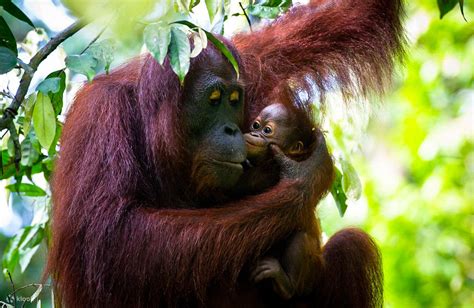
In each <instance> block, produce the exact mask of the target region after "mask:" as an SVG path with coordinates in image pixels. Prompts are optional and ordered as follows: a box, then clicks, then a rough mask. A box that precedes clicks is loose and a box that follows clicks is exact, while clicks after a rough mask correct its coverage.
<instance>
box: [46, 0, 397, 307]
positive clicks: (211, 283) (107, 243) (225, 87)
mask: <svg viewBox="0 0 474 308" xmlns="http://www.w3.org/2000/svg"><path fill="white" fill-rule="evenodd" d="M400 14H401V4H400V1H398V0H356V1H342V0H340V1H312V2H311V3H310V4H309V5H306V6H300V7H296V8H294V9H292V10H291V11H290V12H289V13H288V14H286V15H285V16H283V17H281V18H279V19H278V20H277V21H276V22H275V23H273V24H272V25H270V26H268V27H266V28H264V29H261V30H260V31H256V32H253V33H250V34H242V35H239V36H236V37H234V38H233V41H232V43H229V42H227V45H228V47H229V48H230V49H231V50H232V52H233V53H234V55H235V56H236V57H237V58H239V64H240V67H241V71H242V77H241V79H240V80H237V78H236V75H235V73H234V71H233V70H232V67H231V66H230V64H229V63H228V62H227V61H226V60H225V59H224V58H223V57H222V55H221V54H220V53H219V52H218V51H217V50H216V49H215V48H213V47H212V46H210V47H208V48H207V49H206V50H205V51H204V52H203V53H201V54H200V55H199V56H198V57H197V58H196V59H194V60H193V61H192V63H191V69H190V72H189V74H188V75H187V77H186V79H185V82H184V86H183V87H181V86H180V84H179V81H178V79H177V77H176V76H175V75H174V73H173V72H172V71H171V69H170V66H169V64H168V63H166V64H165V65H164V67H161V66H160V65H159V64H158V63H157V62H156V61H155V60H154V59H153V58H152V57H151V56H147V57H145V58H144V59H138V60H134V61H131V62H129V63H128V64H126V65H124V66H123V67H122V68H120V69H117V70H115V71H114V72H112V73H111V74H109V75H104V76H100V77H98V78H96V79H95V80H94V81H93V82H92V83H90V84H87V85H86V86H85V87H84V88H83V89H82V90H81V91H80V92H79V93H78V95H77V97H76V100H75V102H74V104H73V106H72V108H71V110H70V112H69V114H68V117H67V120H66V124H65V127H64V130H63V136H62V139H61V150H60V156H59V158H58V161H57V165H56V170H55V174H54V178H53V183H52V190H53V203H54V208H53V223H52V234H53V238H52V247H51V251H50V253H49V257H48V270H49V272H50V273H51V275H52V278H53V282H54V287H55V290H56V294H57V296H58V300H59V302H61V303H62V304H64V305H65V306H66V307H148V306H170V307H176V306H180V307H183V306H185V307H186V306H217V307H231V306H237V307H262V306H265V305H270V304H275V305H283V306H284V305H299V304H306V305H309V306H318V305H320V306H323V307H343V306H350V307H370V306H377V305H379V304H380V292H379V288H380V287H381V286H380V279H379V274H380V273H379V272H378V270H379V264H378V255H377V250H376V248H375V246H374V245H373V243H372V242H371V240H370V238H369V237H368V236H367V235H366V234H365V233H362V232H361V231H356V230H353V231H342V233H339V234H336V235H335V236H334V237H332V238H331V240H330V241H329V243H328V244H327V245H326V246H325V247H324V249H323V250H322V251H321V245H320V243H319V240H317V241H316V242H315V243H314V245H315V246H314V247H315V249H316V250H317V251H321V253H322V255H319V256H320V257H321V258H320V260H321V261H322V266H321V267H320V268H321V273H317V274H318V276H319V277H318V279H317V283H316V284H315V286H314V288H313V292H312V293H311V294H310V295H308V296H306V297H295V298H294V299H292V300H290V301H283V300H279V298H277V296H274V297H273V298H271V299H270V300H269V302H268V301H267V300H268V298H267V296H266V294H265V292H260V291H261V290H258V288H257V287H256V286H255V285H254V284H253V282H251V281H250V280H249V274H250V271H252V270H253V269H254V268H255V265H256V264H257V261H258V260H260V259H261V258H262V257H264V256H265V255H266V253H268V252H269V250H270V249H273V248H275V247H276V246H278V245H277V244H278V243H281V242H283V241H285V239H287V238H288V237H289V236H291V234H294V232H295V231H298V230H299V228H300V227H301V222H302V221H305V220H306V221H307V226H310V227H311V229H310V230H313V231H311V232H319V226H318V225H317V222H316V221H315V219H314V217H308V215H305V214H306V213H307V211H306V209H307V208H308V207H314V205H315V204H316V203H317V202H318V201H319V199H320V198H321V197H322V196H323V195H324V194H325V193H326V191H327V188H328V187H329V186H330V182H331V175H332V168H333V166H332V161H331V160H330V159H329V160H328V159H327V157H328V156H326V155H322V156H321V155H319V154H320V153H323V152H324V151H326V147H325V144H324V142H320V143H318V145H319V146H318V147H316V149H315V150H314V152H313V153H312V154H311V155H310V156H309V157H308V159H306V160H305V161H302V162H289V161H286V160H285V158H284V157H282V156H278V157H279V158H280V159H281V161H283V162H285V163H283V164H282V166H281V175H280V180H279V182H278V183H277V184H276V185H274V186H272V187H271V188H269V189H268V190H266V191H265V192H263V193H261V194H258V195H253V196H239V198H233V199H232V200H230V201H227V202H224V203H220V202H218V201H219V200H222V199H221V196H222V194H225V192H226V191H227V190H228V189H231V188H232V187H233V186H234V185H235V183H236V182H237V181H238V178H239V177H240V176H241V174H242V166H241V163H242V162H243V161H244V160H245V157H246V150H245V144H244V140H243V137H242V133H241V129H243V128H246V127H249V124H250V121H251V120H252V119H254V118H255V117H256V115H257V114H258V113H259V112H260V110H261V109H263V107H264V106H265V104H266V103H265V102H266V101H267V100H265V98H266V97H268V96H269V95H270V93H271V92H272V91H273V89H274V88H275V87H277V86H278V85H279V84H280V83H282V82H288V81H291V84H292V85H295V90H297V91H306V92H307V93H308V95H310V96H311V95H312V94H313V93H314V90H315V89H318V91H317V92H318V93H319V95H320V96H319V97H318V98H321V99H323V97H324V93H325V92H326V91H327V90H329V89H331V88H332V87H334V86H336V85H337V86H338V87H339V88H340V89H341V91H342V92H343V94H345V95H346V96H351V95H354V96H359V95H360V96H366V95H368V94H370V93H371V92H375V93H381V92H383V90H384V89H385V87H386V85H387V84H388V81H389V79H390V75H391V72H392V66H393V62H394V59H395V58H396V57H397V55H398V54H399V52H400V50H401V43H402V41H403V40H402V34H401V25H400ZM216 89H220V91H221V96H220V98H219V100H216V99H213V96H212V93H213V91H215V90H216ZM244 96H245V97H244ZM277 155H278V154H277ZM328 175H329V176H328ZM316 235H317V236H316V237H315V238H316V239H319V233H317V234H316ZM275 245H276V246H275Z"/></svg>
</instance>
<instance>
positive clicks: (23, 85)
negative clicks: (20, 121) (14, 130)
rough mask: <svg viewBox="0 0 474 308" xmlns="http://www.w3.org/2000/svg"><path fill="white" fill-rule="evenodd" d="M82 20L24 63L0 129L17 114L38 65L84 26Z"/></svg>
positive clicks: (9, 123)
mask: <svg viewBox="0 0 474 308" xmlns="http://www.w3.org/2000/svg"><path fill="white" fill-rule="evenodd" d="M84 25H85V24H84V23H83V21H82V20H79V21H77V22H75V23H74V24H72V25H71V26H69V27H68V28H66V29H64V30H63V31H62V32H60V33H59V34H58V35H57V36H56V37H54V38H52V39H51V40H50V41H49V42H48V43H47V44H46V45H45V46H44V47H43V48H41V49H40V50H39V51H38V52H37V53H36V54H35V55H34V56H33V58H31V60H30V63H29V64H26V65H27V67H28V69H26V70H25V72H24V73H23V76H22V78H21V80H20V86H19V87H18V90H17V91H16V94H15V97H14V98H13V100H12V102H11V103H10V105H9V106H8V107H7V108H6V109H5V112H4V113H3V116H2V118H1V119H0V130H4V129H10V128H11V127H12V126H11V123H13V119H14V118H15V116H16V115H17V114H18V109H19V108H20V106H21V104H22V102H23V101H24V99H25V95H26V93H27V92H28V88H29V87H30V83H31V80H32V79H33V75H34V74H35V72H36V70H37V69H38V66H39V65H40V64H41V62H43V60H44V59H46V58H47V57H48V56H49V55H50V54H51V53H52V52H53V51H54V50H56V48H57V47H58V46H59V45H60V44H61V43H62V42H64V41H65V40H66V39H68V38H69V37H71V36H73V35H74V34H75V33H76V32H77V31H79V30H80V29H82V28H83V27H84Z"/></svg>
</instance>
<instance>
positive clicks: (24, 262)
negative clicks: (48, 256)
mask: <svg viewBox="0 0 474 308" xmlns="http://www.w3.org/2000/svg"><path fill="white" fill-rule="evenodd" d="M39 247H40V245H36V246H34V247H31V248H25V249H24V250H21V251H20V260H19V263H20V270H21V272H22V273H23V272H24V271H25V270H26V268H27V267H28V265H29V264H30V262H31V258H33V256H34V255H35V253H36V252H37V251H38V248H39Z"/></svg>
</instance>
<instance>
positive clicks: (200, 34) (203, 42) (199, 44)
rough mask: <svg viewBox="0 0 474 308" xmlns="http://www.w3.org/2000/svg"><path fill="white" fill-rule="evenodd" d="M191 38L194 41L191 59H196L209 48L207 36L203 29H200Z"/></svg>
mask: <svg viewBox="0 0 474 308" xmlns="http://www.w3.org/2000/svg"><path fill="white" fill-rule="evenodd" d="M191 38H192V40H193V50H192V51H191V54H190V57H191V58H195V57H197V56H198V55H199V54H200V53H201V51H202V50H203V49H205V48H206V47H207V36H206V33H204V31H203V30H202V29H201V28H198V30H197V32H193V33H192V35H191Z"/></svg>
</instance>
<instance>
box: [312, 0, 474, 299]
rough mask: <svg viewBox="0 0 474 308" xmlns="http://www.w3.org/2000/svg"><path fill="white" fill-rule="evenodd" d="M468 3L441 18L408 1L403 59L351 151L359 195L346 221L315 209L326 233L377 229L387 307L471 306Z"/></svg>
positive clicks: (472, 47)
mask: <svg viewBox="0 0 474 308" xmlns="http://www.w3.org/2000/svg"><path fill="white" fill-rule="evenodd" d="M465 5H466V6H465V8H464V11H465V15H466V18H467V20H468V21H469V20H471V21H470V22H468V23H466V22H465V21H464V20H463V19H462V17H461V16H460V14H459V13H458V11H457V10H454V11H452V12H451V13H450V14H448V15H447V16H445V17H444V18H443V20H439V18H437V17H438V14H439V11H438V9H437V7H436V3H435V2H433V1H416V2H411V3H410V5H409V9H408V18H407V24H406V28H407V33H408V36H409V39H410V46H409V48H408V52H409V54H408V57H407V61H406V64H405V68H404V69H403V70H402V74H401V76H400V78H399V81H398V85H397V89H396V91H395V92H394V93H393V95H392V96H391V97H389V98H388V99H387V101H386V102H385V103H384V104H383V105H382V106H380V107H379V108H378V110H376V111H375V114H374V116H373V117H372V119H371V121H370V124H369V128H368V132H367V136H366V138H365V140H362V141H360V146H361V147H362V153H363V155H360V154H359V155H357V154H355V155H354V156H353V162H354V165H355V167H356V169H357V171H358V172H359V175H360V177H361V179H362V181H363V189H364V191H363V197H362V199H361V200H360V202H356V203H355V204H352V205H349V208H348V212H347V215H346V217H344V218H343V219H342V220H341V219H340V218H339V217H338V214H337V211H335V210H334V207H333V206H327V205H323V206H322V207H321V209H320V216H321V221H322V224H323V228H324V230H325V231H326V232H327V233H328V235H330V234H332V233H333V232H335V231H336V230H338V229H339V228H341V227H343V226H345V225H350V224H361V225H362V226H363V228H364V229H365V230H367V231H368V232H369V233H370V234H371V235H373V236H374V237H375V239H376V241H377V243H378V244H379V245H380V247H381V250H382V255H383V262H384V272H385V304H386V306H387V307H410V308H414V307H472V305H473V299H474V297H473V296H474V263H473V252H472V245H473V242H472V239H473V226H474V225H473V223H474V216H473V214H474V211H473V206H474V23H473V22H472V20H473V17H474V12H473V10H472V2H471V3H467V2H466V4H465ZM470 5H471V6H470ZM361 213H362V215H361Z"/></svg>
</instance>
